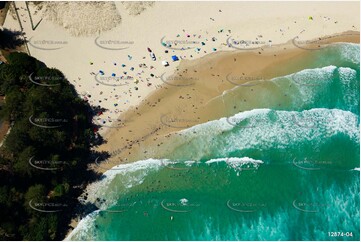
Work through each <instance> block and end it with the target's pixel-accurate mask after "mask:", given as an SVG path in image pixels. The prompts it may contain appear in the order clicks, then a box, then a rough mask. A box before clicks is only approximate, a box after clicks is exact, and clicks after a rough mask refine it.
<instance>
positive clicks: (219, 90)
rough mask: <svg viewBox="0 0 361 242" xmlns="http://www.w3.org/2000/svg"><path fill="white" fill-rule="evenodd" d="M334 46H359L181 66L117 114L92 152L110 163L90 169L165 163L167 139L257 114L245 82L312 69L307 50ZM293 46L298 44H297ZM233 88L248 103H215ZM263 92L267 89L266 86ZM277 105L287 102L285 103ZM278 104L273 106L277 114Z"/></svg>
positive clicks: (218, 57) (316, 43)
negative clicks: (222, 120)
mask: <svg viewBox="0 0 361 242" xmlns="http://www.w3.org/2000/svg"><path fill="white" fill-rule="evenodd" d="M336 42H350V43H359V42H360V39H359V32H345V33H343V34H336V35H334V37H331V36H325V37H323V38H321V39H316V40H313V41H308V42H307V44H302V45H298V47H296V46H295V42H294V41H292V40H290V41H289V42H287V43H286V44H282V45H277V46H272V47H271V46H264V47H262V48H257V49H254V50H247V51H245V50H235V51H233V52H217V53H213V54H209V55H206V56H204V57H202V58H200V59H197V60H191V61H186V60H182V62H181V63H180V65H179V67H178V68H177V71H176V72H175V73H174V74H173V75H171V73H165V74H164V75H162V76H158V78H160V79H161V80H162V81H163V82H164V84H163V85H162V88H161V89H159V90H156V91H155V92H153V93H152V94H150V95H149V96H148V97H147V98H146V99H145V100H143V102H142V103H141V104H140V105H139V106H137V107H135V108H132V109H130V110H128V111H127V112H125V113H123V114H122V115H121V116H120V117H119V119H120V120H121V122H118V123H113V126H112V128H109V131H108V132H107V133H106V134H105V135H104V138H105V140H106V143H105V144H103V145H102V146H100V147H98V149H97V150H99V151H107V152H109V154H110V155H111V157H110V158H109V159H108V160H106V161H103V162H98V163H97V164H96V165H94V166H93V169H95V170H96V171H98V172H101V173H103V172H105V171H106V170H108V169H110V168H112V167H113V166H115V165H118V164H122V163H128V162H133V161H136V160H143V159H147V158H166V157H163V155H164V154H165V150H164V149H165V148H164V147H165V146H166V143H167V139H168V138H169V137H170V136H172V135H175V134H176V132H177V131H180V130H182V129H185V128H189V127H191V126H194V125H197V124H201V123H205V122H207V121H210V120H215V119H219V118H221V117H224V116H229V115H232V114H235V113H238V112H240V111H246V110H250V109H253V108H262V107H259V106H257V105H259V104H258V103H257V98H255V97H257V96H258V95H260V94H261V92H262V88H257V90H256V89H255V88H252V85H248V84H247V82H250V81H251V82H252V83H255V82H258V81H259V82H264V80H269V79H271V78H274V77H278V76H285V75H288V74H291V73H294V72H297V71H300V70H303V69H306V68H312V66H311V64H309V63H310V62H308V61H307V58H312V54H311V53H312V52H313V50H311V49H317V48H322V47H323V46H325V45H327V44H330V43H336ZM299 43H302V42H301V41H300V40H299ZM310 50H311V51H310ZM305 60H306V61H305ZM167 77H168V78H167ZM235 88H247V91H246V92H244V95H245V96H244V100H243V101H244V102H245V103H247V101H248V103H247V104H245V105H242V107H240V106H238V107H237V105H234V104H233V103H232V104H231V103H225V102H224V100H222V98H219V97H220V96H221V97H222V94H223V93H224V92H227V91H228V92H229V91H230V90H235ZM263 88H268V87H267V84H266V85H264V86H263ZM217 97H218V98H217ZM252 100H253V101H252ZM255 100H256V101H255ZM283 101H284V102H287V98H285V99H284V100H283ZM283 101H282V102H283ZM282 102H279V103H275V105H278V106H279V108H280V109H281V108H282ZM229 107H231V108H229ZM232 107H233V108H232ZM99 160H100V159H99Z"/></svg>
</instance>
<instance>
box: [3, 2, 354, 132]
mask: <svg viewBox="0 0 361 242" xmlns="http://www.w3.org/2000/svg"><path fill="white" fill-rule="evenodd" d="M54 4H57V3H54ZM74 4H76V3H72V5H71V6H72V7H70V8H69V7H68V8H66V11H65V10H63V12H64V13H63V15H64V16H58V15H59V14H60V13H61V12H59V11H58V12H57V16H56V18H55V17H54V18H55V19H57V22H61V23H63V24H62V26H64V25H66V27H67V29H65V28H63V27H61V26H60V25H59V24H56V23H54V22H52V21H51V20H50V19H51V18H49V17H48V18H44V19H43V21H42V22H41V23H40V25H39V26H38V27H37V28H36V30H35V31H33V30H32V27H31V24H30V21H29V17H28V13H27V11H25V4H24V3H23V2H17V3H16V5H17V7H19V8H20V10H19V14H20V16H21V21H22V25H23V27H24V32H25V33H26V36H27V38H28V39H31V41H30V42H32V43H34V46H37V47H41V48H44V49H49V48H53V50H44V49H39V48H35V47H33V46H31V45H29V49H30V53H31V55H33V56H34V57H36V58H38V59H40V60H41V61H43V62H45V63H46V64H47V65H48V66H49V67H56V68H58V69H59V70H61V71H62V72H63V73H64V74H65V76H66V77H67V78H68V80H69V81H70V82H71V83H72V84H74V86H75V88H76V89H77V91H78V93H80V94H82V95H90V96H91V97H88V99H89V101H90V103H91V104H93V105H100V106H101V107H103V108H105V109H108V111H107V112H105V113H103V115H101V116H100V117H99V120H98V121H99V122H105V123H104V124H105V125H110V124H111V121H112V120H115V119H117V118H118V117H119V114H121V113H122V112H123V111H124V110H126V109H127V108H129V107H130V106H134V105H137V104H138V103H139V102H140V101H142V100H143V99H144V98H145V97H146V96H147V95H149V93H151V92H152V91H154V90H155V89H156V88H159V87H160V85H161V84H163V82H162V81H161V80H160V79H159V78H156V77H157V76H160V75H161V74H162V73H164V72H166V75H170V74H171V73H172V72H173V71H174V70H175V68H176V67H177V65H178V63H179V62H174V63H173V62H172V60H171V56H172V55H173V54H176V55H177V56H180V57H182V58H185V59H192V58H199V57H201V56H204V55H205V54H208V53H211V52H213V50H212V48H216V49H217V51H220V50H229V51H232V50H234V49H233V48H230V47H228V46H227V45H226V40H227V38H228V37H229V36H232V37H233V38H236V39H242V40H250V41H255V40H259V41H261V42H262V43H265V44H269V43H272V44H278V43H285V42H287V41H289V40H291V39H293V38H294V37H296V36H298V35H299V36H300V37H302V39H305V40H306V39H313V38H316V37H319V36H324V35H330V34H334V33H341V32H344V31H348V30H354V31H359V29H360V25H359V22H360V19H359V7H360V6H359V3H358V2H302V3H300V2H274V3H272V2H156V3H154V4H153V5H152V4H150V6H148V4H143V5H142V6H140V5H135V6H132V4H127V3H126V4H123V3H122V2H116V3H115V6H116V10H117V11H118V14H115V12H114V11H115V10H114V11H112V14H110V16H109V18H110V19H107V18H106V14H104V11H101V10H100V11H98V12H91V13H89V11H91V10H90V9H94V8H92V7H80V6H79V7H76V6H74ZM22 8H23V9H22ZM219 10H221V11H219ZM31 11H32V12H34V11H35V8H34V7H31ZM44 12H45V11H44V9H43V10H41V11H39V12H38V13H37V15H34V16H33V19H34V21H33V22H34V24H36V23H37V22H38V21H39V20H40V19H41V14H43V13H44ZM98 15H99V16H98ZM82 16H87V17H86V18H85V17H84V19H83V18H82ZM89 16H93V18H94V19H92V21H91V22H89V23H98V24H99V26H105V25H107V24H108V23H111V25H110V26H105V27H106V28H103V29H99V30H98V32H100V36H99V38H98V40H97V41H98V44H99V43H101V42H102V41H104V40H112V41H118V42H119V41H122V42H127V44H122V45H115V44H108V45H107V44H104V43H103V46H106V47H111V48H120V47H128V48H126V49H123V50H109V49H103V48H100V47H99V46H97V45H96V44H95V38H96V37H98V34H94V35H93V36H89V35H91V34H92V33H93V32H94V29H92V28H93V27H89V26H87V23H88V22H86V21H85V19H87V18H89ZM116 16H120V17H121V21H120V19H118V18H117V17H116ZM309 16H312V17H313V20H309V18H308V17H309ZM71 18H73V19H77V20H78V21H80V23H79V24H71V21H70V20H71ZM82 26H84V29H80V28H82ZM4 27H6V28H10V29H17V30H18V29H19V28H20V27H19V24H18V22H17V21H16V20H14V19H13V18H12V17H8V18H6V20H5V24H4ZM108 27H109V28H108ZM74 28H75V30H74ZM89 29H91V30H89ZM106 29H111V30H109V31H105V32H102V31H104V30H106ZM222 29H223V32H219V31H220V30H222ZM183 30H184V31H183ZM228 30H231V32H229V31H228ZM74 34H76V36H74ZM177 34H179V35H180V36H179V37H177ZM187 34H189V35H190V37H187ZM77 36H81V37H77ZM164 36H165V39H166V40H183V41H185V40H193V41H198V42H205V44H206V45H205V46H202V45H201V44H200V43H199V44H198V46H197V47H200V48H201V50H200V51H199V52H197V51H195V48H192V49H190V50H184V51H182V50H177V51H174V52H173V51H172V50H169V53H168V54H166V53H164V51H165V50H167V49H166V48H165V47H164V46H162V45H161V38H162V37H164ZM212 37H215V38H216V40H215V41H212V40H211V39H212ZM43 40H46V41H50V40H52V41H57V42H58V43H57V44H47V43H43V42H40V44H39V43H37V44H36V41H43ZM270 41H271V42H270ZM59 42H63V43H59ZM41 43H43V44H41ZM147 47H150V48H151V49H152V50H153V52H154V53H155V55H156V56H157V61H152V60H151V58H150V56H149V53H148V51H147ZM55 48H59V49H55ZM128 55H130V56H131V60H130V59H129V57H128ZM190 55H193V56H192V57H190ZM143 57H146V58H145V59H143ZM163 60H167V61H168V62H169V63H170V66H169V67H163V66H162V64H161V61H163ZM90 62H93V65H91V64H90ZM114 63H116V65H114ZM140 63H145V64H146V65H147V68H143V67H142V68H140V67H139V64H140ZM122 64H125V65H126V66H125V67H124V68H123V67H122V66H121V65H122ZM151 66H154V68H152V69H151V68H150V67H151ZM131 67H134V71H131V70H130V68H131ZM99 70H102V71H104V73H105V74H104V76H103V77H109V76H110V75H111V74H112V73H115V74H116V76H117V77H119V76H128V75H129V76H131V77H132V78H134V79H133V80H128V82H129V83H130V84H129V85H124V86H114V87H112V86H106V85H103V84H99V83H98V82H96V80H95V76H94V75H92V74H91V73H92V72H93V73H95V74H98V72H99ZM123 71H126V72H127V74H126V75H124V74H123ZM150 74H154V75H155V76H156V77H151V76H150ZM98 77H99V76H98ZM108 79H111V77H110V78H108ZM135 80H138V81H139V83H138V84H136V83H134V81H135ZM102 81H104V82H106V83H108V84H109V83H110V82H109V81H108V82H107V81H106V80H105V79H103V80H102ZM112 81H114V79H113V80H112ZM121 82H122V83H125V81H124V80H122V81H121ZM112 83H114V82H112ZM149 83H151V85H150V86H149ZM135 87H137V88H138V90H135ZM100 101H101V102H100ZM114 104H117V106H114ZM104 129H105V128H102V130H101V132H104Z"/></svg>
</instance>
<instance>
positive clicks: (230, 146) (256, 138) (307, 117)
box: [181, 108, 359, 160]
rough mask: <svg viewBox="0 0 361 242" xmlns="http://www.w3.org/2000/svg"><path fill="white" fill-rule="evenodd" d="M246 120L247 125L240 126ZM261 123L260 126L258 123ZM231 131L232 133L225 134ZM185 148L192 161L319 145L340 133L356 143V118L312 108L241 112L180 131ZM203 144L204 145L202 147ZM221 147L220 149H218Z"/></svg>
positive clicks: (324, 109) (329, 110) (351, 115)
mask: <svg viewBox="0 0 361 242" xmlns="http://www.w3.org/2000/svg"><path fill="white" fill-rule="evenodd" d="M242 120H246V121H248V122H249V123H251V125H250V126H249V127H247V128H244V125H242V124H241V125H240V122H241V121H242ZM259 120H265V121H264V122H258V121H259ZM230 130H232V132H227V131H230ZM181 133H182V138H183V139H184V140H183V142H184V143H189V145H187V146H185V147H184V149H187V147H193V148H194V147H196V149H197V153H196V154H194V155H193V157H192V159H194V160H200V159H202V158H203V157H204V156H205V155H217V156H224V157H226V156H228V154H230V153H231V152H235V151H238V150H243V149H254V148H257V149H268V148H272V147H273V148H274V145H275V144H277V146H278V147H279V148H286V147H289V145H290V144H296V143H298V142H305V141H307V142H308V143H309V144H311V143H314V144H315V145H319V144H322V143H323V141H325V140H327V139H328V138H331V137H332V136H335V135H338V134H340V133H343V134H345V135H346V136H348V137H350V139H354V141H355V142H359V124H358V117H357V115H355V114H353V113H352V112H349V111H343V110H339V109H326V108H315V109H311V110H306V111H302V112H297V111H274V110H271V109H255V110H252V111H246V112H241V113H239V114H236V115H234V116H232V117H230V118H221V119H219V120H215V121H209V122H207V123H205V124H200V125H196V126H193V127H191V128H189V129H186V130H183V131H181ZM205 144H207V145H205ZM219 147H222V149H219Z"/></svg>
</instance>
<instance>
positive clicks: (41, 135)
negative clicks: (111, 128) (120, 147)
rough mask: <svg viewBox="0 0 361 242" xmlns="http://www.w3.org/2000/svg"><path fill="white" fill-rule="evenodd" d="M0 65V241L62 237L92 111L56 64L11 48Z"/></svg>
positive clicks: (82, 171)
mask: <svg viewBox="0 0 361 242" xmlns="http://www.w3.org/2000/svg"><path fill="white" fill-rule="evenodd" d="M6 59H7V63H2V64H1V65H0V95H1V96H4V99H5V100H4V102H3V103H2V105H1V110H0V116H1V119H2V120H5V121H8V122H9V123H10V124H11V131H10V132H9V134H8V135H7V136H6V138H5V140H4V141H3V144H2V147H1V149H0V210H1V213H2V214H1V216H0V239H1V240H61V239H63V238H64V237H65V234H66V231H67V230H68V224H69V222H70V220H71V218H72V215H73V214H74V211H75V210H76V209H78V207H79V203H78V201H77V199H76V198H77V197H78V196H79V195H80V193H81V192H82V189H81V188H82V187H84V185H86V183H87V181H89V180H90V179H93V178H94V177H95V175H94V174H93V173H92V172H91V171H89V170H88V169H87V165H88V164H87V163H88V161H89V160H90V159H89V156H90V149H91V146H92V145H93V144H94V140H96V139H95V138H96V137H95V134H94V127H93V125H92V123H91V120H92V119H91V116H92V111H91V107H90V106H89V104H88V103H86V102H85V101H84V100H82V99H81V98H79V97H78V95H77V93H76V91H75V89H74V88H73V86H72V85H71V84H70V83H69V82H68V81H67V80H66V78H65V77H64V75H63V74H62V73H61V72H60V71H59V70H57V69H53V68H48V67H46V65H45V64H44V63H42V62H40V61H38V60H37V59H35V58H33V57H31V56H28V55H27V54H24V53H18V52H13V53H10V54H9V55H8V56H7V57H6Z"/></svg>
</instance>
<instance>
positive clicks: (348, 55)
mask: <svg viewBox="0 0 361 242" xmlns="http://www.w3.org/2000/svg"><path fill="white" fill-rule="evenodd" d="M336 48H337V50H338V52H339V55H340V56H341V59H342V60H348V61H351V62H352V63H354V64H356V65H360V45H359V44H353V43H342V44H338V45H336Z"/></svg>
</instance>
